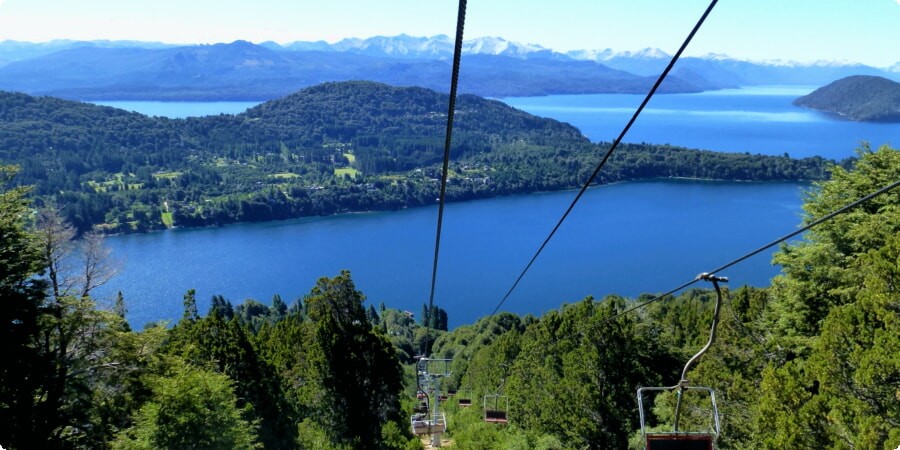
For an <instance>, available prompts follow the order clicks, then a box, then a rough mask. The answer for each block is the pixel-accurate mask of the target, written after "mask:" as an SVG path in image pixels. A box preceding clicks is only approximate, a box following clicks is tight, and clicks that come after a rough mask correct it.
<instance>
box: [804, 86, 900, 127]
mask: <svg viewBox="0 0 900 450" xmlns="http://www.w3.org/2000/svg"><path fill="white" fill-rule="evenodd" d="M794 104H795V105H797V106H802V107H804V108H809V109H814V110H817V111H823V112H828V113H832V114H836V115H838V116H840V117H842V118H845V119H848V120H854V121H859V122H900V83H897V82H895V81H892V80H889V79H887V78H883V77H876V76H867V75H855V76H851V77H846V78H842V79H840V80H837V81H835V82H833V83H831V84H829V85H827V86H824V87H821V88H819V89H816V90H815V91H813V92H812V93H810V94H809V95H804V96H803V97H800V98H798V99H796V100H794Z"/></svg>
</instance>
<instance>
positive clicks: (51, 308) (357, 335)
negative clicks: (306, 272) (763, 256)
mask: <svg viewBox="0 0 900 450" xmlns="http://www.w3.org/2000/svg"><path fill="white" fill-rule="evenodd" d="M23 99H24V97H23ZM272 107H273V106H272V105H269V106H267V107H266V108H272ZM266 108H261V109H260V110H258V111H255V112H253V111H251V112H250V113H248V114H251V115H252V114H256V115H265V114H266V111H265V109H266ZM462 108H463V110H465V109H464V108H465V106H462ZM389 110H390V108H385V111H389ZM107 112H109V113H110V114H111V115H112V116H115V115H116V114H118V113H115V112H112V111H107ZM463 115H464V114H463ZM129 117H132V118H134V119H135V120H149V119H146V118H141V117H138V116H129ZM216 120H222V121H231V120H235V119H234V118H231V117H219V118H218V119H216ZM522 120H527V118H525V117H523V119H522ZM156 123H166V121H159V122H156ZM188 123H190V122H188ZM547 123H549V122H547ZM540 124H546V123H544V122H541V123H539V124H537V125H535V126H538V125H540ZM23 126H24V125H23ZM273 126H274V125H273ZM548 126H550V125H548ZM552 126H555V127H560V130H566V127H564V126H562V125H560V124H553V125H552ZM276 128H277V127H276ZM248 132H252V130H250V131H248ZM272 132H273V133H274V132H275V131H274V130H272ZM36 133H37V136H40V135H41V134H40V133H39V132H36ZM160 133H161V134H160V136H161V137H160V139H163V138H162V136H165V133H166V131H165V130H160ZM330 133H335V134H330ZM136 135H140V133H137V134H136ZM329 135H330V136H339V135H340V132H338V131H337V130H331V131H329ZM120 138H121V139H126V138H127V136H121V135H120V136H118V137H117V139H120ZM221 138H222V139H225V140H227V139H228V137H227V136H222V137H221ZM296 138H297V139H303V137H302V136H297V137H296ZM166 139H172V137H171V136H170V137H169V138H166ZM501 139H502V137H501ZM460 141H461V142H466V140H465V139H460ZM147 142H150V144H148V145H152V142H155V141H152V140H151V141H147ZM223 142H224V140H223ZM287 145H288V146H289V148H290V147H291V146H293V145H294V144H287ZM411 145H412V144H411ZM527 145H538V144H527ZM356 150H357V151H359V147H356ZM235 151H237V150H235ZM560 151H564V150H560ZM498 152H500V151H499V150H498ZM491 153H492V152H491ZM500 153H502V152H500ZM96 154H97V155H101V154H103V152H98V153H96ZM413 154H415V153H413ZM476 154H478V155H479V156H478V157H483V154H481V153H477V152H476ZM626 154H628V153H627V152H626ZM651 154H652V153H651ZM689 154H690V155H694V156H699V155H702V154H700V153H689ZM195 155H197V157H198V158H199V157H200V156H199V154H198V153H195ZM642 155H646V154H642ZM858 156H859V157H858V158H857V159H856V160H855V161H854V162H853V163H852V164H850V165H849V166H848V167H847V168H846V169H845V168H843V167H840V166H832V167H829V168H828V171H829V173H830V178H829V179H828V180H825V181H820V182H817V183H816V184H815V185H814V187H813V188H812V189H811V190H810V192H809V193H808V196H807V198H806V200H805V204H804V211H805V216H804V219H803V220H804V222H806V223H809V222H811V221H813V220H815V219H817V218H819V217H822V216H823V215H825V214H827V213H829V212H831V211H833V210H835V209H837V208H839V207H841V206H843V205H844V204H846V203H848V202H850V201H852V200H855V199H858V198H861V197H863V196H864V195H866V194H869V193H871V192H873V191H875V190H877V189H879V188H882V187H884V186H886V185H888V184H890V183H892V182H895V181H897V180H898V179H900V152H898V151H897V150H895V149H891V148H888V147H882V148H880V149H879V150H877V151H872V150H868V149H862V150H860V152H859V155H858ZM356 157H357V159H356V161H357V162H359V161H360V160H362V159H363V157H362V152H361V151H359V153H358V154H357V155H356ZM420 157H421V158H426V156H425V153H422V154H421V156H420ZM287 159H288V160H290V159H291V158H290V157H288V158H287ZM376 160H377V158H374V159H371V160H370V163H373V164H374V162H371V161H376ZM777 160H778V161H783V162H784V164H794V163H793V162H791V161H792V160H789V159H787V158H783V159H777ZM44 161H46V160H44ZM82 162H84V161H82ZM154 163H156V162H154ZM390 164H397V165H398V167H406V168H409V167H413V165H412V164H417V163H413V162H408V163H407V162H404V161H402V160H398V161H397V162H393V160H392V159H391V162H390ZM406 164H410V165H408V166H407V165H406ZM660 164H661V162H660ZM619 167H620V170H622V169H621V168H622V167H624V166H619ZM28 170H29V169H28V168H27V167H23V168H22V169H21V171H20V172H19V173H18V174H17V169H16V168H15V167H12V166H2V170H0V181H2V182H3V187H2V194H0V235H2V237H3V238H2V240H0V261H2V267H3V270H2V272H0V298H2V299H3V302H4V307H3V308H0V327H2V328H0V330H2V331H0V333H2V335H3V338H2V339H3V346H4V357H3V358H0V445H2V446H3V448H6V449H33V448H41V449H81V448H85V449H105V448H109V449H158V448H164V449H186V448H204V449H251V448H266V449H276V448H277V449H281V448H301V449H418V448H423V446H424V440H422V439H419V438H418V437H416V436H414V435H413V434H412V433H411V426H410V424H411V422H410V418H411V417H412V415H413V411H414V409H415V408H418V407H420V403H421V400H423V399H418V398H417V396H416V390H417V388H416V384H417V382H416V379H417V377H416V374H415V370H416V369H415V361H416V357H417V355H431V356H432V357H433V358H447V359H450V360H451V362H450V363H449V367H448V371H449V376H447V377H444V378H443V379H442V380H441V383H442V389H444V392H448V393H449V392H454V394H452V395H447V397H446V399H445V400H444V401H443V403H442V408H443V410H444V411H445V412H446V414H447V423H448V426H447V430H446V431H447V432H446V433H445V434H444V438H446V440H447V441H446V445H447V446H448V447H451V448H459V449H495V448H503V449H532V448H533V449H584V448H589V449H636V448H641V436H640V432H639V428H640V427H639V422H638V407H637V403H636V400H635V391H636V389H637V388H638V387H641V386H671V385H673V384H675V383H676V382H677V381H678V377H679V374H680V371H681V369H682V367H684V364H685V362H686V361H687V359H688V358H689V357H690V356H691V355H693V354H694V353H695V352H696V351H697V350H698V349H699V348H700V347H701V346H702V345H703V344H704V343H705V342H706V339H707V337H708V334H709V330H710V323H711V320H712V307H713V304H714V299H715V297H716V296H715V294H714V293H713V292H712V291H710V290H709V289H691V290H688V291H685V292H682V293H681V294H679V295H677V296H674V297H669V298H664V299H662V300H660V301H657V302H654V303H651V304H649V305H648V306H647V307H645V308H641V309H638V310H637V311H635V312H633V313H630V314H621V315H619V313H620V312H622V311H624V310H625V309H627V308H629V307H630V306H632V305H634V304H636V302H641V301H643V300H646V299H647V298H649V296H650V295H649V294H648V295H647V296H642V297H639V298H634V299H631V298H622V297H619V296H616V295H614V293H599V294H601V295H605V296H604V297H602V298H594V297H586V298H585V299H584V300H582V301H580V302H578V303H575V304H569V305H561V306H560V307H559V309H558V310H556V311H552V312H549V313H547V314H545V315H543V316H541V317H535V316H530V315H529V316H524V317H523V316H517V315H513V314H509V313H499V314H497V315H495V316H491V317H485V318H482V319H481V320H479V321H477V322H476V323H473V324H470V325H465V326H460V327H458V328H456V329H453V330H447V329H446V328H447V327H446V324H447V314H448V311H452V309H453V307H452V306H453V305H442V306H440V307H438V306H435V307H431V308H430V307H428V306H425V307H423V311H422V313H421V316H420V317H418V319H419V320H418V321H417V320H416V318H415V317H414V316H413V314H412V313H409V312H402V311H397V310H394V309H391V308H388V307H387V306H386V305H383V304H382V305H378V306H376V305H372V304H368V303H367V302H366V300H365V296H364V294H363V293H362V292H360V291H358V290H357V289H356V287H355V285H354V283H353V280H352V277H351V274H350V273H348V272H342V273H339V274H327V275H329V276H326V277H323V278H320V279H319V280H317V281H316V280H310V284H311V286H312V287H311V288H310V290H309V293H308V294H307V295H305V296H304V297H303V298H302V299H299V300H298V301H296V302H290V303H288V302H285V301H283V300H282V299H281V298H280V297H279V296H277V295H275V296H274V297H273V298H272V300H271V302H270V304H268V305H266V304H263V303H261V302H257V301H247V302H245V303H242V304H238V305H233V304H232V303H231V302H230V301H229V300H228V299H225V298H222V297H221V296H216V297H214V298H213V299H212V307H211V308H210V310H209V311H206V312H205V314H204V312H201V311H198V309H197V299H196V297H195V294H194V292H193V291H188V292H186V293H185V294H184V297H183V301H184V313H183V316H182V317H181V319H180V320H178V321H177V322H173V323H158V324H151V325H149V326H147V327H145V328H144V329H143V330H133V329H131V328H130V327H129V325H128V323H127V321H126V320H125V317H126V314H127V308H128V299H127V298H122V296H121V295H120V296H119V298H118V299H117V300H116V301H115V302H114V303H112V304H109V305H100V304H97V303H96V302H95V301H94V300H93V299H92V297H91V293H92V290H93V289H94V288H95V287H97V286H99V285H101V284H102V283H103V282H104V280H105V279H107V278H108V277H109V276H110V273H111V272H109V271H108V270H107V269H108V267H107V266H106V265H105V260H104V255H105V252H104V247H103V244H102V236H101V235H100V234H97V233H85V234H84V235H83V237H82V238H81V239H78V240H75V239H74V238H75V236H77V235H78V233H79V229H78V227H77V226H76V225H75V224H74V223H72V222H71V221H69V218H68V216H67V215H66V214H61V213H59V212H58V210H55V209H52V208H50V209H47V208H42V207H41V206H42V204H41V201H36V200H33V198H34V197H33V196H32V193H30V192H29V191H32V192H33V191H37V190H40V189H42V188H41V187H39V186H35V187H27V186H23V182H22V181H21V179H20V178H21V177H24V174H25V173H26V172H27V171H28ZM31 170H33V168H32V169H31ZM614 173H615V172H614ZM24 184H28V183H24ZM138 191H141V190H138ZM126 192H127V190H126ZM773 262H774V263H777V264H779V265H781V267H782V271H781V274H780V275H779V276H777V277H776V278H775V279H773V281H772V284H771V286H769V287H766V288H750V287H740V285H741V280H731V285H729V287H728V288H726V289H725V293H724V298H725V300H724V304H723V310H722V312H721V317H720V319H721V323H720V325H719V329H718V331H719V336H718V339H717V340H716V342H715V344H714V345H713V346H712V348H711V349H710V351H709V353H707V354H706V355H704V356H703V357H702V358H701V359H700V361H699V363H698V364H696V365H695V366H694V367H693V368H692V370H691V371H690V372H689V373H688V378H689V379H690V381H691V382H692V383H693V384H698V385H705V386H709V387H712V388H713V389H714V390H715V392H716V393H717V397H718V406H719V412H720V419H721V424H722V427H721V435H720V436H719V437H718V448H721V449H872V450H894V449H895V448H896V447H897V446H898V445H900V338H898V336H900V294H898V282H900V192H898V191H897V190H894V191H891V192H888V193H886V194H884V195H881V196H879V197H876V198H874V199H872V200H871V201H869V202H867V203H865V204H863V205H861V206H859V207H858V208H855V209H853V210H852V211H849V212H847V213H845V214H842V215H839V216H837V217H836V218H834V219H833V220H830V221H827V222H825V223H823V224H821V225H819V226H818V227H816V228H814V229H812V230H811V231H809V232H808V233H806V234H805V235H804V237H803V239H802V240H801V241H795V242H793V243H791V244H785V245H783V246H782V247H781V249H780V250H779V251H778V252H777V253H776V256H775V257H774V261H773ZM718 275H722V276H727V275H728V274H727V273H722V274H718ZM464 396H465V398H467V399H469V400H470V401H471V405H470V406H468V407H465V406H460V403H461V399H463V398H464ZM485 396H493V397H487V398H491V399H494V400H495V401H496V400H497V399H501V398H502V399H503V400H504V402H503V403H502V408H504V413H505V416H506V418H507V421H506V423H489V422H486V421H485V420H484V410H485V402H484V401H483V399H485V398H486V397H485ZM431 397H432V398H430V399H428V400H429V401H430V402H431V405H435V404H437V400H438V398H436V397H438V396H437V394H432V395H431ZM490 407H491V408H497V406H496V403H494V404H492V405H490ZM647 408H648V411H649V413H648V414H649V416H650V418H651V419H653V420H654V421H655V422H657V423H659V424H664V423H667V422H668V421H669V420H670V417H671V415H672V398H671V397H666V396H664V395H662V396H659V397H657V399H656V400H654V401H653V402H652V403H651V404H649V405H647ZM702 410H703V405H700V406H696V407H694V408H693V409H691V410H690V414H687V415H686V417H685V420H684V423H685V424H686V426H688V425H689V426H702V425H703V422H702V421H700V420H697V419H696V418H695V416H696V415H698V414H696V413H698V412H702ZM661 426H662V425H661Z"/></svg>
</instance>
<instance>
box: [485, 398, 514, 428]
mask: <svg viewBox="0 0 900 450" xmlns="http://www.w3.org/2000/svg"><path fill="white" fill-rule="evenodd" d="M507 411H509V397H507V396H505V395H500V394H494V395H485V396H484V421H485V422H487V423H504V424H505V423H508V421H509V419H508V417H507Z"/></svg>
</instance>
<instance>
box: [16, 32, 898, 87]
mask: <svg viewBox="0 0 900 450" xmlns="http://www.w3.org/2000/svg"><path fill="white" fill-rule="evenodd" d="M452 52H453V42H452V40H451V39H450V38H449V37H447V36H434V37H413V36H407V35H399V36H392V37H385V36H376V37H372V38H368V39H345V40H342V41H339V42H337V43H334V44H329V43H327V42H324V41H317V42H293V43H290V44H285V45H279V44H277V43H274V42H264V43H261V44H253V43H249V42H245V41H236V42H233V43H230V44H214V45H188V46H176V45H171V44H164V43H158V42H135V41H91V42H79V41H51V42H47V43H27V42H17V41H4V42H0V89H2V90H9V91H21V92H26V93H29V94H35V95H54V96H60V97H65V98H70V99H80V100H126V99H141V100H153V99H156V100H269V99H273V98H277V97H281V96H284V95H287V94H289V93H292V92H295V91H297V90H299V89H301V88H304V87H308V86H311V85H315V84H318V83H321V82H326V81H345V80H356V79H366V80H372V81H379V82H384V83H389V84H393V85H399V86H413V85H415V86H422V87H427V88H431V89H436V90H440V91H443V90H446V89H447V85H448V80H449V73H450V62H449V60H450V59H451V58H452ZM464 54H465V55H466V58H465V59H464V62H463V73H462V78H461V80H460V90H461V92H466V93H473V94H478V95H482V96H490V97H505V96H534V95H549V94H588V93H643V92H646V91H647V89H648V88H649V86H650V85H651V83H652V82H653V80H654V79H655V77H656V76H657V75H658V73H659V72H660V71H661V70H662V68H663V67H664V66H665V64H666V63H667V62H668V60H669V58H670V56H669V55H667V54H665V53H664V52H662V51H660V50H658V49H644V50H640V51H635V52H616V51H613V50H611V49H603V50H579V51H571V52H568V53H560V52H555V51H553V50H551V49H548V48H545V47H542V46H540V45H535V44H520V43H516V42H511V41H507V40H505V39H503V38H499V37H486V38H478V39H472V40H469V41H466V43H465V45H464ZM897 68H898V66H894V67H893V68H887V69H881V68H875V67H870V66H865V65H860V64H850V63H824V62H823V63H816V64H805V65H804V64H795V63H786V62H777V63H773V62H762V63H761V62H750V61H741V60H736V59H731V58H728V57H726V56H722V55H708V56H704V57H685V58H682V59H681V60H680V61H679V63H678V65H677V66H676V68H675V70H674V71H673V73H672V74H671V75H670V76H669V78H668V79H667V80H666V83H665V84H664V85H663V86H662V92H669V93H672V92H699V91H704V90H712V89H722V88H730V87H738V86H747V85H768V84H803V85H822V84H826V83H830V82H832V81H834V80H836V79H839V78H843V77H846V76H850V75H876V76H882V77H887V78H892V79H897V78H900V72H898V71H896V69H897Z"/></svg>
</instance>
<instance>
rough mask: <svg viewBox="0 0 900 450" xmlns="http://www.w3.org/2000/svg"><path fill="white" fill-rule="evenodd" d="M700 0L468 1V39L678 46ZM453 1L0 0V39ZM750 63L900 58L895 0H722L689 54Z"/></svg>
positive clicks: (424, 26)
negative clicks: (763, 61) (748, 60)
mask: <svg viewBox="0 0 900 450" xmlns="http://www.w3.org/2000/svg"><path fill="white" fill-rule="evenodd" d="M707 3H708V1H707V0H558V1H555V2H547V1H541V2H538V1H533V0H474V1H470V2H469V7H468V17H467V22H466V37H467V38H475V37H482V36H498V37H503V38H506V39H509V40H513V41H518V42H523V43H534V44H540V45H542V46H544V47H548V48H552V49H554V50H559V51H567V50H576V49H603V48H613V49H615V50H638V49H641V48H644V47H656V48H660V49H662V50H663V51H666V52H668V53H672V52H674V50H675V49H676V47H677V45H678V43H679V42H680V41H681V40H682V39H683V38H684V36H685V35H686V34H687V32H688V31H689V29H690V26H691V25H692V24H693V22H694V21H695V20H696V19H697V18H698V17H699V16H700V14H701V12H702V11H703V9H704V8H705V7H706V4H707ZM456 8H457V3H456V1H455V0H454V1H448V0H438V1H435V0H387V1H375V0H316V1H309V0H154V1H146V0H0V40H5V39H14V40H28V41H46V40H51V39H61V38H68V39H136V40H154V41H163V42H173V43H215V42H230V41H233V40H236V39H245V40H250V41H253V42H261V41H265V40H274V41H277V42H281V43H286V42H291V41H297V40H325V41H328V42H335V41H338V40H340V39H342V38H346V37H361V38H366V37H371V36H376V35H388V36H391V35H396V34H400V33H406V34H410V35H414V36H432V35H436V34H446V35H450V36H452V35H453V34H454V32H455V31H454V30H455V22H456ZM706 53H723V54H728V55H730V56H733V57H737V58H744V59H753V60H772V59H787V60H795V61H802V62H811V61H817V60H837V61H854V62H862V63H866V64H871V65H876V66H881V67H884V66H890V65H893V64H895V63H897V62H900V0H721V1H720V2H719V5H718V6H717V7H716V10H715V11H714V12H713V14H712V15H711V16H710V18H709V20H708V21H707V24H706V26H705V27H704V29H702V30H701V32H700V34H699V35H698V36H697V38H696V39H695V41H694V44H692V47H691V48H690V49H689V52H688V54H692V55H702V54H706Z"/></svg>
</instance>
